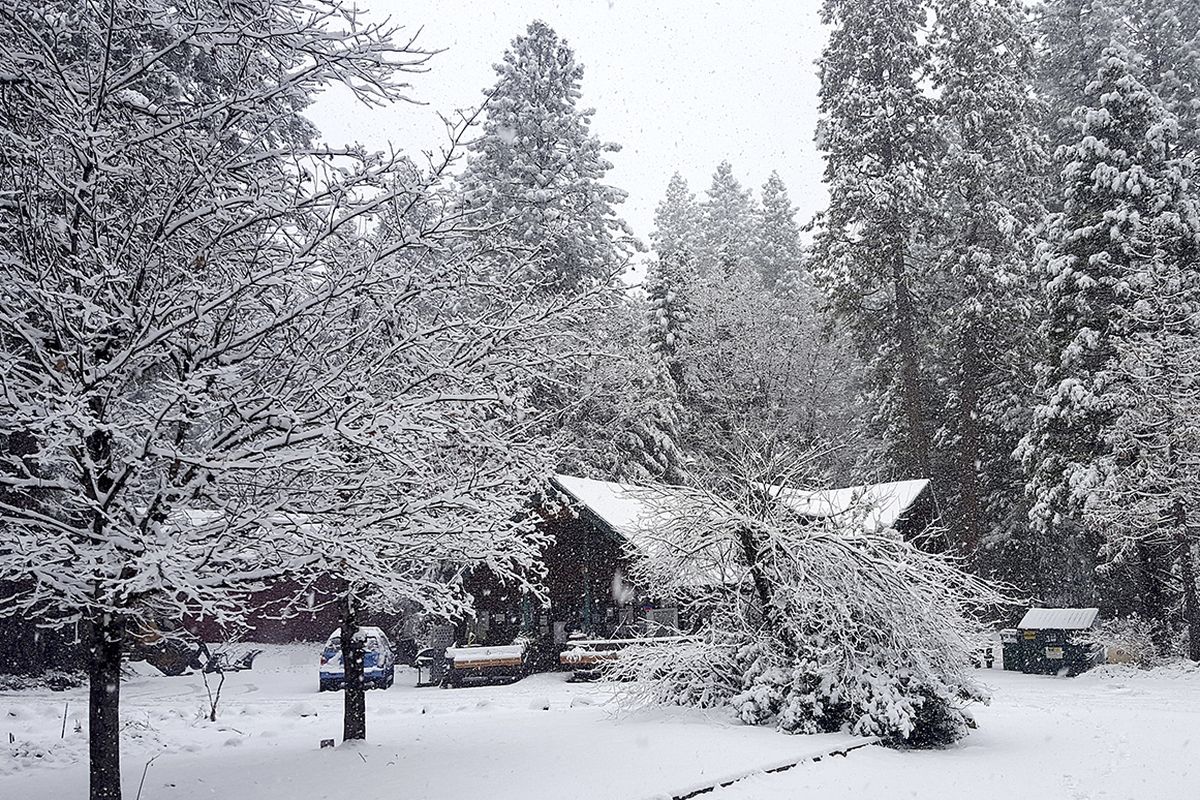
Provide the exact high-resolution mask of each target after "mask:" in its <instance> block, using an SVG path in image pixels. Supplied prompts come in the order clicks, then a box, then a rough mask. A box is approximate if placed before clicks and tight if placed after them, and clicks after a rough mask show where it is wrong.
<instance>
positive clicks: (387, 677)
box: [320, 628, 396, 692]
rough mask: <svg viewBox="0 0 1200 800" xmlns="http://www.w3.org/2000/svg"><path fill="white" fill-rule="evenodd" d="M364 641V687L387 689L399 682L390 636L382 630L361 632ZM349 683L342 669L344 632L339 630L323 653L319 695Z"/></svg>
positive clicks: (326, 644) (364, 629)
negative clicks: (320, 692) (397, 680)
mask: <svg viewBox="0 0 1200 800" xmlns="http://www.w3.org/2000/svg"><path fill="white" fill-rule="evenodd" d="M358 631H359V635H360V636H362V637H363V638H364V641H363V687H364V688H366V689H386V688H388V687H389V686H391V685H392V684H393V683H395V682H396V657H395V655H394V653H393V651H392V643H391V642H390V641H388V637H387V634H386V633H384V632H383V631H382V630H380V629H379V628H359V629H358ZM345 683H346V673H345V670H344V669H343V668H342V629H341V628H338V629H337V630H336V631H334V632H333V635H331V636H330V637H329V641H327V642H326V643H325V650H324V651H323V652H322V653H321V687H320V691H322V692H325V691H333V690H337V689H341V688H342V687H343V686H344V685H345Z"/></svg>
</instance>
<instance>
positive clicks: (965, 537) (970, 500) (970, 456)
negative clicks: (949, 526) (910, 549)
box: [958, 343, 983, 559]
mask: <svg viewBox="0 0 1200 800" xmlns="http://www.w3.org/2000/svg"><path fill="white" fill-rule="evenodd" d="M965 344H966V343H964V345H965ZM962 354H963V364H962V386H961V389H960V393H959V404H960V408H959V447H958V449H959V454H958V461H959V463H958V500H959V515H958V516H959V526H960V529H959V531H958V533H959V537H960V538H959V541H960V543H961V545H962V549H963V555H964V556H966V557H967V558H968V559H974V557H975V555H976V553H977V551H978V550H979V540H980V538H981V532H982V528H983V525H982V521H981V519H980V516H981V509H980V499H979V468H978V466H977V462H978V461H979V451H980V435H979V409H978V406H979V389H978V384H977V380H978V376H977V375H976V372H977V371H978V370H977V368H976V363H975V359H976V356H975V355H974V354H973V353H971V352H969V351H968V350H967V348H966V346H964V347H963V349H962Z"/></svg>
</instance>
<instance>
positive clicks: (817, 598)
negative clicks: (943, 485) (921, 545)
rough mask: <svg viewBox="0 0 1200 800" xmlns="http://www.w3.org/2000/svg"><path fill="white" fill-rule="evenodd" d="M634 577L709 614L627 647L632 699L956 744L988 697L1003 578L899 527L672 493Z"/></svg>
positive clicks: (618, 665)
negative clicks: (678, 632) (976, 666)
mask: <svg viewBox="0 0 1200 800" xmlns="http://www.w3.org/2000/svg"><path fill="white" fill-rule="evenodd" d="M646 536H647V537H649V538H651V539H652V540H653V544H652V545H651V552H649V553H647V554H646V556H647V557H646V558H644V559H643V560H642V561H641V562H640V567H639V573H638V574H637V576H636V577H637V578H638V579H639V580H640V581H641V582H643V583H645V584H646V585H648V586H650V587H651V588H652V591H653V593H654V594H656V595H657V596H659V597H665V598H671V599H672V600H673V601H674V602H676V603H677V604H679V605H680V607H681V608H683V609H685V616H686V615H687V613H688V612H692V614H693V616H694V617H695V618H699V619H703V620H704V621H703V622H701V623H700V624H699V625H698V628H697V629H696V630H695V632H694V633H693V634H692V635H691V636H690V637H689V638H688V639H687V640H686V641H684V642H683V643H680V644H673V645H672V644H658V643H653V642H647V643H645V644H640V645H637V646H635V647H632V648H628V649H627V650H625V651H623V653H622V656H621V658H620V659H619V660H618V661H617V662H615V663H614V664H613V666H612V667H611V669H612V673H613V675H614V677H618V678H621V679H626V680H632V681H633V682H632V683H630V684H628V688H627V689H626V696H627V699H628V700H630V701H633V702H649V703H659V704H678V705H691V706H702V707H712V706H719V705H727V706H729V707H731V708H732V709H733V710H734V711H735V712H736V714H737V715H738V717H739V718H740V719H741V720H743V721H744V722H746V723H748V724H754V725H775V726H777V727H778V728H780V729H781V730H784V731H787V732H793V733H817V732H827V731H837V730H847V731H850V732H852V733H855V734H857V735H862V736H878V737H880V738H881V739H883V740H885V741H887V742H889V743H892V744H897V745H904V746H917V747H925V746H936V745H941V744H946V743H949V742H952V741H954V740H956V739H958V738H960V737H961V736H963V735H964V734H965V733H966V731H967V729H968V728H970V727H972V726H973V721H972V719H971V717H970V714H969V713H968V711H967V708H966V706H967V705H968V704H969V703H971V702H975V701H986V699H987V696H986V693H985V692H984V690H983V688H982V687H981V686H980V685H979V684H978V683H977V682H976V681H975V678H974V670H973V667H972V657H973V655H974V654H975V653H976V652H978V650H979V649H981V648H982V647H984V646H986V643H987V641H988V630H987V627H986V626H985V625H984V624H983V623H982V622H981V621H980V620H981V614H980V611H981V610H982V609H984V608H986V607H988V606H991V605H994V604H999V603H1002V602H1004V597H1003V596H1002V595H1001V593H1000V592H999V591H998V590H997V589H996V588H995V587H993V586H991V585H989V584H987V583H985V582H983V581H980V580H979V579H977V578H975V577H973V576H971V575H968V574H967V573H965V572H963V571H962V570H961V569H959V568H958V566H957V565H956V564H955V563H954V562H953V561H952V560H951V559H949V558H947V557H944V556H938V555H931V554H929V553H925V552H923V551H921V550H919V549H917V548H916V547H914V546H913V545H911V544H909V543H907V542H905V541H904V540H903V539H901V538H900V537H899V536H898V535H897V534H896V533H895V532H894V531H890V530H888V531H872V530H870V529H869V526H867V525H863V524H861V520H860V521H858V522H855V521H847V520H844V519H843V520H836V521H835V520H826V521H814V520H806V519H804V518H801V517H798V516H795V515H789V514H787V513H784V512H779V511H772V512H770V513H768V514H765V515H764V514H756V515H750V514H746V513H743V512H742V511H740V510H739V509H738V508H736V507H735V506H734V505H733V504H730V503H726V502H724V501H722V500H719V499H717V498H714V497H712V496H711V495H701V494H699V493H696V494H690V495H685V494H681V493H678V492H676V493H674V495H673V497H672V498H671V501H670V503H669V505H668V504H666V503H664V507H663V513H662V515H661V519H660V520H658V522H657V524H656V525H655V526H654V531H653V533H652V534H651V533H647V534H646Z"/></svg>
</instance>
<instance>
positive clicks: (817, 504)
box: [554, 475, 929, 546]
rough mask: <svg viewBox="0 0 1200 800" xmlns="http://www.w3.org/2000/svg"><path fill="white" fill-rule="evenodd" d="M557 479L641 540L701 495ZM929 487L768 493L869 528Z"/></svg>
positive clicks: (771, 489)
mask: <svg viewBox="0 0 1200 800" xmlns="http://www.w3.org/2000/svg"><path fill="white" fill-rule="evenodd" d="M554 482H555V483H556V484H558V486H559V488H561V489H562V490H563V491H565V492H566V494H567V495H569V496H570V497H571V498H572V499H574V500H575V501H576V502H578V503H579V504H580V505H581V506H583V507H585V508H586V509H587V510H588V511H590V512H591V513H592V514H593V515H594V516H595V517H597V518H599V519H600V520H601V521H602V522H603V523H604V524H606V525H607V526H608V527H609V528H611V529H612V530H613V531H614V532H615V533H617V534H619V535H620V536H622V537H623V538H624V539H626V540H627V541H628V542H630V543H631V544H633V545H635V546H641V545H643V544H644V543H645V539H646V534H647V532H648V531H650V530H651V529H652V528H653V527H654V523H655V521H656V520H657V521H661V520H662V518H663V516H664V515H668V514H669V513H670V509H671V506H672V504H673V503H675V502H678V504H679V506H680V507H681V508H682V507H683V506H684V505H687V504H688V503H689V501H695V499H696V497H695V493H694V492H691V491H690V490H688V489H686V488H684V487H678V486H656V487H646V486H635V485H632V484H627V483H613V482H611V481H598V480H593V479H592V478H577V477H575V476H573V475H555V476H554ZM928 487H929V481H928V480H925V479H923V478H922V479H919V480H910V481H893V482H890V483H874V484H867V485H865V486H848V487H844V488H840V489H816V490H804V489H790V488H787V487H784V486H765V487H764V488H765V489H766V490H767V491H768V493H769V494H770V495H771V496H772V497H774V498H775V499H777V500H778V501H779V502H781V503H783V504H784V505H785V506H787V507H788V508H790V509H791V510H792V511H794V512H795V513H797V514H799V515H801V516H805V517H810V518H813V519H832V518H836V517H843V518H844V521H845V522H846V523H847V524H861V525H862V526H863V527H865V528H866V529H867V530H869V531H877V530H885V529H887V528H894V527H895V526H896V524H897V523H898V522H899V521H900V520H901V519H902V518H903V517H904V515H905V514H906V513H908V511H909V510H911V509H912V507H913V504H914V503H916V501H917V499H918V498H919V497H920V496H921V495H922V494H923V493H924V492H925V490H926V489H927V488H928Z"/></svg>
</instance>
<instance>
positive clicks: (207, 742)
mask: <svg viewBox="0 0 1200 800" xmlns="http://www.w3.org/2000/svg"><path fill="white" fill-rule="evenodd" d="M315 659H316V648H315V647H310V648H304V647H287V648H272V649H270V650H268V652H267V653H266V654H264V656H263V657H262V658H261V659H260V661H259V662H258V664H257V665H256V667H255V669H254V670H253V671H251V672H248V673H240V674H234V675H231V676H230V677H229V679H228V681H227V682H226V684H225V689H224V693H223V698H222V701H221V714H220V717H219V719H218V722H217V723H215V724H213V723H209V722H207V721H203V720H202V719H201V714H202V711H203V710H204V704H205V695H204V687H203V684H202V683H201V682H200V679H199V677H197V676H185V677H181V678H164V677H161V676H157V675H144V676H142V677H135V678H132V679H130V680H129V681H128V682H127V683H126V685H125V688H124V692H123V698H124V705H125V708H124V714H125V719H126V721H127V724H126V739H125V750H124V753H123V755H124V767H125V770H124V771H125V785H126V791H127V797H128V798H129V799H130V800H132V798H133V797H134V795H135V794H136V792H137V788H138V783H139V781H140V779H141V774H142V769H143V765H144V764H145V762H146V760H147V759H149V758H150V757H151V756H153V755H155V754H158V753H161V755H159V757H158V758H157V760H155V762H154V763H153V764H152V765H151V766H150V767H149V770H148V771H147V777H146V782H145V787H144V789H143V790H142V798H143V800H159V798H171V799H172V800H195V799H196V798H213V797H215V798H220V800H260V799H261V800H268V799H269V798H271V799H273V798H283V797H286V798H289V800H290V799H291V798H297V799H299V798H313V799H314V800H315V798H325V797H339V798H347V797H383V798H391V797H395V798H405V800H409V799H410V798H412V799H416V798H436V799H437V800H443V799H444V800H457V799H458V798H463V799H464V800H465V799H466V798H472V800H474V799H475V798H487V799H488V800H505V799H506V798H513V799H514V800H515V798H523V799H524V800H529V799H530V798H534V799H536V798H550V797H554V798H587V799H589V800H590V799H593V798H594V799H595V800H600V799H601V798H612V799H613V800H622V799H627V800H639V799H640V798H649V797H654V796H656V795H660V796H661V795H663V794H667V795H669V794H672V793H674V792H677V791H680V790H683V789H685V788H688V787H693V786H696V785H698V784H701V783H705V782H709V781H715V780H717V779H719V778H720V777H723V776H727V775H730V774H734V773H740V772H743V771H746V770H749V769H752V768H754V767H756V766H763V765H768V764H772V763H778V762H780V761H783V760H785V759H788V758H792V757H796V758H799V757H801V756H804V755H806V754H813V753H819V752H822V751H825V750H829V749H833V748H836V747H838V746H840V745H842V744H844V743H846V742H848V741H849V737H839V736H828V737H792V736H783V735H780V734H777V733H774V732H772V731H770V730H763V729H754V728H747V727H743V726H740V725H736V724H733V723H731V722H730V721H729V719H728V718H727V717H725V716H723V715H719V714H712V715H707V716H706V715H703V714H698V713H695V712H685V711H654V712H642V713H635V714H631V715H625V716H622V715H617V714H615V713H614V710H613V708H612V707H611V706H607V705H605V701H606V700H607V699H608V692H609V689H608V688H606V687H605V686H603V685H597V684H568V683H565V682H564V680H563V677H564V676H562V675H538V676H534V677H531V678H527V679H525V680H523V681H521V682H519V683H516V684H512V685H508V686H488V687H477V688H466V689H459V690H442V689H416V688H413V687H412V685H411V684H412V678H413V674H412V673H398V674H397V682H396V685H395V686H394V687H393V688H392V689H390V690H387V691H374V692H369V693H368V695H367V696H368V707H369V719H368V736H369V741H368V742H367V743H366V744H364V745H361V746H358V747H349V748H348V747H338V748H335V749H332V750H320V749H319V742H320V740H321V739H323V738H335V739H340V730H341V727H340V726H341V717H340V695H336V694H318V693H317V692H316V669H315V666H314V661H315ZM989 679H990V680H991V682H992V683H993V684H994V685H995V687H996V701H995V703H994V704H993V705H992V706H991V707H989V708H983V709H979V711H978V717H979V720H980V730H978V731H976V732H975V733H974V734H973V735H972V736H970V737H969V738H968V739H967V740H966V741H965V742H963V743H962V744H961V745H960V746H958V747H955V748H953V749H951V750H949V751H943V752H894V751H887V750H882V749H880V748H865V749H862V750H857V751H855V752H854V753H852V754H851V755H849V756H848V757H846V758H832V759H824V760H822V761H821V762H820V763H816V764H805V765H802V766H800V767H797V768H795V769H793V770H791V771H788V772H784V773H779V774H775V775H768V776H761V777H754V778H749V779H747V780H745V781H742V782H740V783H738V784H735V785H734V786H732V787H729V788H726V789H722V790H719V791H718V792H716V793H714V794H711V795H707V797H712V798H714V800H718V799H720V800H730V798H776V797H778V798H785V797H786V798H796V797H820V798H822V799H823V800H824V799H825V798H842V797H845V798H851V797H852V798H855V800H870V799H871V798H881V799H882V798H889V800H890V798H895V797H919V798H934V799H936V798H973V799H974V798H993V797H994V798H1004V800H1019V799H1020V798H1027V797H1028V798H1034V797H1052V798H1068V800H1081V799H1082V798H1088V799H1089V800H1093V799H1098V798H1154V800H1170V799H1171V798H1180V800H1184V799H1185V798H1194V797H1196V796H1198V795H1197V794H1196V793H1195V782H1196V780H1197V779H1198V778H1200V767H1194V766H1193V765H1192V764H1191V763H1190V761H1191V758H1192V757H1193V756H1194V755H1200V753H1197V748H1198V747H1200V733H1193V731H1200V673H1198V672H1194V671H1193V672H1174V673H1167V674H1154V675H1143V674H1134V673H1122V674H1120V675H1112V674H1107V675H1096V674H1093V675H1086V676H1084V677H1082V678H1077V679H1058V678H1038V677H1032V676H1023V675H1014V674H1011V673H1001V672H994V673H989ZM65 702H66V703H69V706H68V708H67V733H66V738H64V739H60V738H59V737H60V733H61V726H62V714H63V707H64V703H65ZM85 702H86V695H85V693H84V692H83V691H81V690H76V691H72V692H66V693H57V692H47V691H38V692H30V691H25V692H14V693H7V694H6V693H0V736H2V737H3V741H0V797H3V798H9V797H12V798H22V799H24V798H39V799H40V798H59V797H63V798H66V797H82V796H85V795H86V784H87V775H86V769H85V766H84V763H83V762H84V759H85V758H86V753H87V748H86V740H85V737H84V735H83V733H82V732H80V733H76V732H74V728H75V722H76V720H78V721H79V722H80V723H82V725H83V727H86V718H87V715H86V705H85ZM9 733H12V734H13V738H14V739H15V743H14V744H12V745H9V744H8V735H9Z"/></svg>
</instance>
